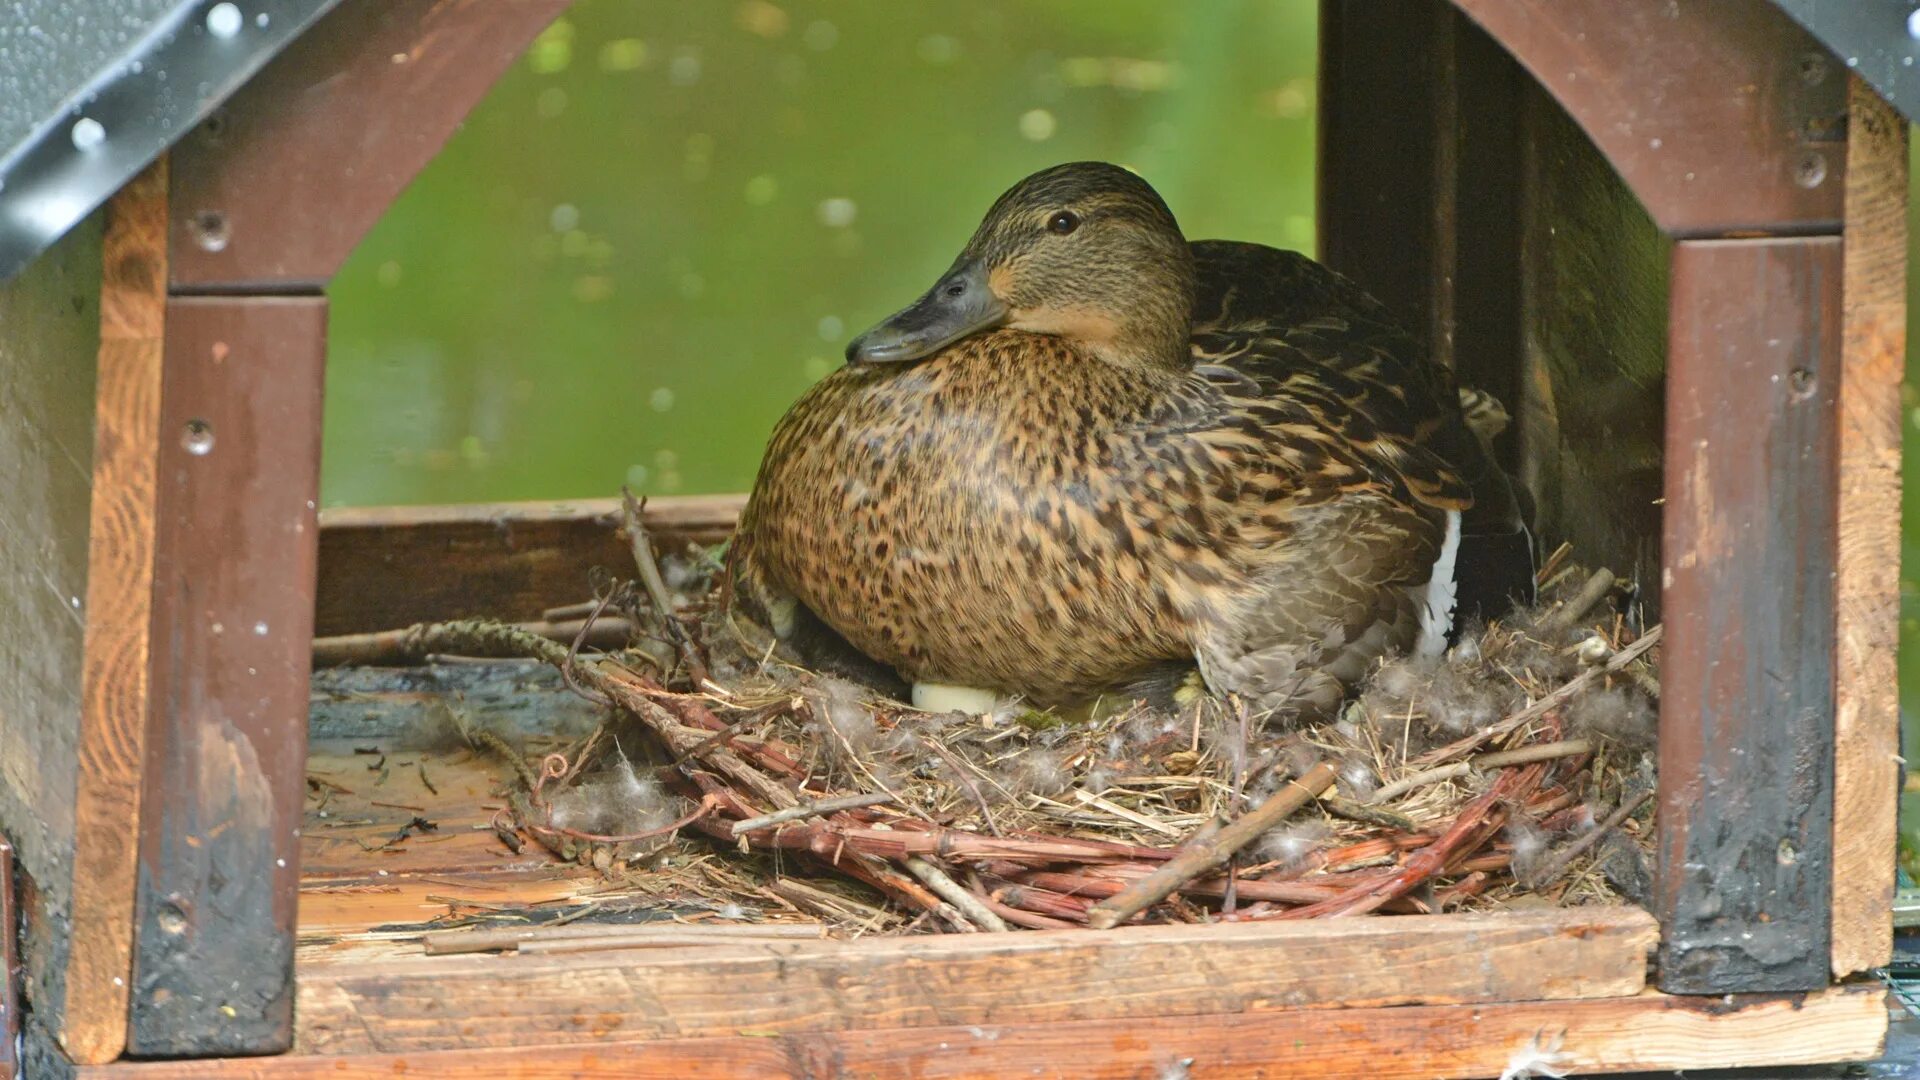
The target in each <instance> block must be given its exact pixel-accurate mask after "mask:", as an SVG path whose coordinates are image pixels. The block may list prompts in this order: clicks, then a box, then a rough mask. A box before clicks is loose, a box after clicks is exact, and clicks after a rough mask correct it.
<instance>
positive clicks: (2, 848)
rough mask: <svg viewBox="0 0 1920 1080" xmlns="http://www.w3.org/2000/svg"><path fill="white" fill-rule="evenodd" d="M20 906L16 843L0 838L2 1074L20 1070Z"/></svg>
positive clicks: (21, 973) (0, 1070) (0, 1053)
mask: <svg viewBox="0 0 1920 1080" xmlns="http://www.w3.org/2000/svg"><path fill="white" fill-rule="evenodd" d="M23 974H24V973H23V972H22V971H21V968H20V905H19V903H18V902H17V901H16V900H15V898H14V895H13V845H12V844H9V843H7V841H6V839H5V838H3V837H0V1076H13V1075H15V1074H16V1073H18V1072H19V1071H20V1055H19V1054H18V1053H17V1052H16V1051H15V1047H16V1045H17V1040H18V1039H19V1038H20V979H21V976H22V975H23Z"/></svg>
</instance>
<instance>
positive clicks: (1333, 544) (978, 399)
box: [734, 163, 1512, 712]
mask: <svg viewBox="0 0 1920 1080" xmlns="http://www.w3.org/2000/svg"><path fill="white" fill-rule="evenodd" d="M847 361H848V363H847V366H846V367H845V368H843V369H841V370H839V371H837V372H835V373H833V374H832V375H829V376H828V377H827V378H826V379H824V380H822V381H821V382H820V383H818V384H817V385H815V386H814V387H813V388H812V389H811V390H810V391H808V392H807V394H806V395H805V396H804V397H802V398H801V399H800V401H799V402H798V403H797V404H795V405H794V407H793V408H792V409H791V410H790V411H789V412H788V413H787V415H786V416H785V417H784V418H783V419H782V420H781V421H780V423H779V425H778V426H777V427H776V428H775V430H774V433H773V437H772V440H771V443H770V444H769V446H768V448H767V454H766V459H765V461H764V463H763V464H762V466H761V469H760V476H759V479H758V481H757V482H756V483H755V485H754V490H753V495H752V497H751V499H750V501H749V502H748V505H747V509H746V513H745V516H744V517H743V518H742V521H741V526H740V535H739V542H738V543H737V544H736V546H735V551H734V575H735V585H736V589H735V595H736V596H737V597H739V598H741V599H742V600H744V601H746V602H747V603H748V604H750V605H751V606H752V607H755V608H758V609H759V611H760V613H762V614H764V615H765V616H766V617H767V619H768V621H769V622H770V623H771V625H772V628H773V630H774V632H775V633H776V634H777V635H778V636H780V637H782V638H784V639H788V640H790V641H794V642H795V643H796V644H797V645H799V646H800V647H801V648H802V651H803V654H804V653H805V652H806V651H807V649H808V648H809V642H810V641H811V642H814V643H815V645H814V648H815V652H814V655H815V656H816V657H817V656H818V642H820V641H827V642H831V641H832V639H834V638H836V637H838V638H843V639H844V641H845V643H849V644H851V645H852V646H853V647H854V648H855V649H857V650H859V652H861V653H863V654H865V656H867V657H871V658H873V659H875V660H878V661H880V662H882V663H884V664H887V665H891V666H892V667H893V668H895V669H896V670H897V671H898V672H899V673H900V674H901V675H903V676H905V677H907V678H909V679H912V680H915V681H916V682H925V683H945V684H956V685H960V686H967V687H978V688H985V689H992V690H996V691H1000V692H1005V693H1016V694H1020V695H1023V696H1025V697H1027V698H1028V699H1030V700H1032V701H1035V702H1037V703H1041V704H1065V703H1071V702H1074V701H1078V700H1084V699H1086V698H1089V697H1091V696H1094V695H1096V694H1099V693H1102V692H1107V691H1115V690H1118V691H1123V692H1124V691H1129V690H1141V689H1143V688H1147V687H1156V688H1158V689H1161V690H1164V689H1166V688H1168V687H1170V686H1171V680H1170V679H1169V678H1168V676H1169V675H1170V674H1172V673H1174V672H1178V671H1182V670H1185V671H1190V670H1191V669H1192V667H1193V666H1194V664H1195V662H1197V664H1198V667H1199V671H1200V673H1201V675H1202V676H1203V677H1204V678H1205V681H1206V684H1207V686H1208V687H1210V688H1211V689H1212V690H1214V691H1215V692H1233V693H1239V694H1242V695H1245V696H1247V697H1249V698H1251V699H1252V700H1253V701H1255V702H1256V703H1257V704H1259V705H1261V706H1264V707H1267V708H1275V709H1278V708H1282V707H1286V708H1290V709H1312V710H1314V711H1316V712H1317V711H1320V710H1323V709H1325V708H1326V707H1328V706H1331V705H1333V704H1336V703H1337V702H1338V700H1339V699H1340V697H1341V696H1342V694H1343V693H1344V688H1345V687H1346V686H1349V685H1351V684H1352V682H1353V681H1354V680H1355V679H1356V678H1358V677H1359V676H1360V675H1361V674H1362V673H1363V672H1364V670H1365V669H1366V667H1367V666H1368V665H1369V664H1370V663H1371V662H1372V661H1374V660H1375V659H1377V658H1379V657H1381V656H1382V655H1385V654H1387V653H1389V652H1394V651H1406V650H1409V649H1418V650H1421V651H1425V652H1433V651H1437V650H1438V649H1439V648H1441V647H1443V646H1444V643H1445V636H1446V633H1447V629H1448V624H1449V615H1450V613H1451V610H1452V605H1453V596H1452V591H1453V587H1454V581H1453V577H1452V573H1451V570H1450V566H1451V563H1452V561H1453V558H1454V553H1455V550H1456V547H1457V544H1458V541H1459V537H1460V535H1461V514H1462V512H1464V511H1467V510H1468V509H1469V508H1470V507H1472V506H1473V505H1474V503H1475V494H1476V492H1475V490H1474V486H1475V482H1476V481H1481V480H1486V481H1488V483H1487V484H1486V485H1485V486H1486V487H1488V488H1489V489H1492V490H1495V491H1496V494H1497V495H1498V496H1499V497H1498V498H1497V499H1495V500H1492V501H1494V502H1498V503H1499V504H1501V505H1500V509H1501V510H1502V511H1504V512H1506V513H1509V514H1510V513H1511V511H1512V498H1511V494H1510V493H1508V492H1507V491H1506V490H1505V488H1504V486H1503V480H1504V478H1503V477H1502V476H1501V474H1500V473H1499V471H1498V470H1497V469H1496V468H1493V467H1492V466H1491V464H1490V462H1489V460H1488V458H1487V457H1486V453H1485V449H1484V446H1483V445H1482V443H1481V442H1480V441H1479V440H1477V439H1476V438H1475V437H1474V436H1473V434H1472V433H1471V432H1469V430H1468V429H1467V427H1466V426H1465V424H1464V422H1463V420H1462V417H1461V413H1460V405H1459V398H1458V394H1457V392H1456V391H1455V390H1454V388H1453V386H1452V382H1451V379H1450V376H1449V375H1448V373H1447V372H1446V371H1445V370H1443V369H1442V368H1440V367H1439V366H1437V365H1434V364H1432V363H1430V362H1428V361H1427V360H1426V359H1425V357H1424V356H1422V355H1421V354H1420V353H1419V352H1418V351H1417V349H1416V348H1415V347H1414V345H1413V343H1412V341H1411V340H1410V339H1409V338H1408V337H1407V336H1406V335H1405V334H1403V333H1401V332H1400V331H1398V330H1396V329H1395V328H1394V327H1393V325H1392V321H1391V319H1390V318H1389V317H1388V316H1387V314H1386V313H1385V311H1384V310H1383V309H1382V308H1381V307H1380V305H1379V304H1377V303H1376V302H1374V301H1373V300H1372V299H1371V298H1370V297H1367V296H1366V295H1365V294H1364V293H1362V292H1360V291H1359V290H1358V289H1357V288H1356V287H1354V286H1353V285H1352V284H1351V283H1349V282H1347V281H1346V280H1345V279H1342V278H1340V277H1338V276H1337V275H1335V274H1333V273H1332V272H1331V271H1328V270H1326V269H1325V268H1324V267H1321V266H1320V265H1318V264H1317V263H1314V262H1313V261H1312V260H1310V259H1307V258H1305V257H1304V256H1300V255H1296V254H1293V253H1290V252H1283V251H1276V250H1273V249H1271V248H1264V247H1260V246H1258V245H1253V244H1238V243H1227V242H1219V241H1212V242H1201V243H1195V244H1192V245H1189V244H1188V243H1187V241H1186V240H1185V238H1184V237H1183V236H1182V235H1181V232H1180V228H1179V226H1178V225H1177V224H1175V222H1174V219H1173V215H1172V213H1171V212H1170V211H1168V209H1167V207H1166V204H1165V203H1164V202H1162V201H1161V199H1160V197H1159V195H1158V194H1156V193H1155V192H1154V190H1153V189H1152V188H1151V187H1149V186H1148V185H1147V184H1146V183H1145V182H1143V181H1142V180H1140V179H1139V178H1138V177H1136V176H1134V175H1133V174H1132V173H1129V172H1127V171H1125V170H1124V169H1120V168H1117V167H1115V166H1112V165H1106V164H1099V163H1080V164H1071V165H1061V166H1058V167H1055V168H1052V169H1048V170H1046V171H1044V172H1040V173H1037V174H1035V175H1033V176H1030V177H1028V178H1027V179H1026V180H1023V181H1021V182H1020V183H1019V184H1018V185H1016V186H1015V187H1014V188H1013V189H1012V190H1010V191H1008V192H1007V193H1006V194H1005V195H1003V196H1001V197H1000V200H999V201H998V202H996V203H995V204H994V205H993V208H992V209H991V210H990V211H988V213H987V216H986V220H985V221H984V222H982V223H981V225H980V227H979V229H978V231H976V232H975V233H974V236H973V239H972V240H971V241H970V242H969V243H968V244H967V246H966V249H965V250H964V251H963V252H961V254H960V257H959V259H958V260H956V261H955V262H954V264H953V267H952V268H951V269H950V270H948V271H947V273H946V274H945V275H944V276H942V277H941V278H940V280H939V281H938V282H937V283H936V284H935V285H934V287H933V289H932V290H930V291H929V292H927V293H926V295H924V296H922V297H921V298H920V299H919V300H917V301H915V302H914V304H913V305H912V306H910V307H908V308H906V309H905V310H903V311H901V312H900V313H898V314H896V315H894V316H893V317H892V318H890V319H888V320H887V321H885V322H884V323H882V324H880V325H879V326H878V327H875V328H874V329H872V330H870V331H868V332H867V333H865V334H862V335H861V336H860V337H858V338H856V339H854V341H853V343H852V344H851V345H849V346H848V348H847ZM1484 501H1487V500H1483V502H1484ZM1436 563H1438V564H1440V565H1441V569H1442V572H1441V573H1439V574H1436V573H1435V566H1436ZM836 644H837V643H836Z"/></svg>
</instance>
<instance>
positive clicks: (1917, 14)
mask: <svg viewBox="0 0 1920 1080" xmlns="http://www.w3.org/2000/svg"><path fill="white" fill-rule="evenodd" d="M1907 36H1908V37H1910V38H1912V39H1914V40H1915V41H1920V10H1915V11H1914V13H1913V14H1911V15H1908V16H1907Z"/></svg>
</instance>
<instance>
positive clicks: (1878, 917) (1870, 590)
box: [1833, 78, 1907, 976]
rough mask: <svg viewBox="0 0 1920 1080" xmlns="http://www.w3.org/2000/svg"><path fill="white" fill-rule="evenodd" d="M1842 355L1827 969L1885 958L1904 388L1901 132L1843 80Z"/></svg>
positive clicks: (1894, 798)
mask: <svg viewBox="0 0 1920 1080" xmlns="http://www.w3.org/2000/svg"><path fill="white" fill-rule="evenodd" d="M1852 102H1853V105H1852V111H1851V119H1850V121H1849V123H1848V142H1847V229H1846V260H1845V264H1844V269H1843V270H1842V274H1843V277H1844V284H1843V286H1842V293H1843V301H1844V303H1845V310H1844V312H1843V314H1842V318H1843V320H1844V331H1843V334H1844V344H1843V345H1842V346H1841V359H1840V486H1839V500H1840V507H1839V521H1840V526H1839V528H1840V541H1839V544H1840V547H1839V553H1840V565H1839V576H1838V577H1836V578H1835V580H1834V592H1835V595H1836V597H1837V601H1838V604H1839V618H1840V626H1839V631H1838V634H1837V641H1838V652H1837V653H1836V654H1835V656H1834V696H1835V700H1836V703H1837V707H1836V708H1835V710H1834V729H1835V730H1834V783H1833V836H1834V847H1833V973H1834V974H1835V975H1836V976H1845V975H1849V974H1851V973H1853V972H1856V971H1865V970H1867V969H1869V968H1874V967H1879V966H1881V965H1883V964H1885V963H1887V961H1888V960H1889V959H1890V958H1891V957H1892V955H1893V915H1892V905H1893V887H1894V861H1895V847H1896V831H1897V827H1898V816H1899V796H1898V792H1899V790H1900V777H1901V768H1900V764H1899V754H1900V695H1899V679H1898V677H1899V671H1898V668H1899V650H1900V382H1901V378H1902V375H1903V371H1904V367H1905V361H1906V346H1907V341H1906V338H1907V307H1906V304H1907V124H1906V121H1905V120H1904V119H1902V118H1901V117H1900V114H1899V113H1897V112H1895V111H1894V109H1893V107H1892V106H1890V105H1888V104H1887V103H1886V102H1885V101H1883V100H1882V99H1881V98H1880V95H1878V94H1877V93H1875V92H1874V91H1873V90H1872V88H1870V87H1869V86H1868V85H1867V84H1866V83H1865V82H1863V81H1862V80H1860V79H1859V78H1855V79H1854V80H1853V84H1852Z"/></svg>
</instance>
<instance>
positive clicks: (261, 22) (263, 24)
mask: <svg viewBox="0 0 1920 1080" xmlns="http://www.w3.org/2000/svg"><path fill="white" fill-rule="evenodd" d="M272 21H273V20H272V19H271V18H269V17H268V16H267V13H266V12H264V11H263V12H261V13H260V14H258V15H255V16H254V17H253V25H255V26H257V27H259V28H260V29H262V30H265V29H266V28H267V24H268V23H270V22H272Z"/></svg>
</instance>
